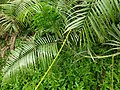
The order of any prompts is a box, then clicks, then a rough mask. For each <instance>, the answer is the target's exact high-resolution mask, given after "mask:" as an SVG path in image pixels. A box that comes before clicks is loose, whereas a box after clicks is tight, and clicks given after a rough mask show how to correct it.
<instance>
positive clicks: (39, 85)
mask: <svg viewBox="0 0 120 90" xmlns="http://www.w3.org/2000/svg"><path fill="white" fill-rule="evenodd" d="M70 33H71V30H69V32H68V34H67V36H66V38H65V40H64V42H63V44H62V46H61V48H60V50H59V51H58V53H57V55H56V57H55V58H54V60H53V62H52V63H51V65H50V66H49V68H48V69H47V71H46V72H45V74H44V75H43V77H42V78H41V80H40V82H39V83H38V85H37V86H36V87H35V90H37V89H38V87H39V86H40V84H41V83H42V81H43V80H44V78H45V77H46V75H47V74H48V72H49V71H50V69H51V68H52V66H53V65H54V63H55V62H56V60H57V58H58V56H59V54H60V52H61V51H62V49H63V47H64V45H65V43H66V41H67V39H68V36H69V34H70Z"/></svg>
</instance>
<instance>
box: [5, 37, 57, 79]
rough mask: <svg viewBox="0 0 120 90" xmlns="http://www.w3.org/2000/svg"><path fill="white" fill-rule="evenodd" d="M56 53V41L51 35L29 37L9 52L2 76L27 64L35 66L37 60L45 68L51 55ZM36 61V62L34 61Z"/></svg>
mask: <svg viewBox="0 0 120 90" xmlns="http://www.w3.org/2000/svg"><path fill="white" fill-rule="evenodd" d="M56 53H57V43H56V42H55V38H54V37H52V36H47V37H42V38H41V37H39V36H36V37H35V39H33V38H32V39H30V40H29V41H28V42H26V43H24V44H23V45H22V46H21V47H18V48H17V49H16V50H14V51H12V52H11V55H10V56H9V58H8V62H7V65H6V66H5V67H4V69H3V71H4V74H5V75H4V78H6V77H9V76H10V75H11V74H14V73H15V72H16V71H17V70H20V69H22V68H23V67H25V68H27V67H29V65H32V66H35V65H36V64H37V63H38V62H39V64H41V65H42V66H43V67H41V68H43V69H45V68H47V67H48V66H49V65H50V63H51V60H52V59H53V57H55V56H56ZM36 62H37V63H36Z"/></svg>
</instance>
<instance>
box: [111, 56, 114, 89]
mask: <svg viewBox="0 0 120 90" xmlns="http://www.w3.org/2000/svg"><path fill="white" fill-rule="evenodd" d="M113 73H114V55H113V56H112V75H111V77H112V78H111V90H114V87H113V82H114V79H113Z"/></svg>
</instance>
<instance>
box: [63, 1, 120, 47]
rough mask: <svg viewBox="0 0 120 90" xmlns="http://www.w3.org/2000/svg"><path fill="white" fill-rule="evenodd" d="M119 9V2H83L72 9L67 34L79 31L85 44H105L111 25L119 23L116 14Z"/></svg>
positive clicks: (68, 18) (68, 19)
mask: <svg viewBox="0 0 120 90" xmlns="http://www.w3.org/2000/svg"><path fill="white" fill-rule="evenodd" d="M119 8H120V5H119V1H118V0H93V1H88V0H84V1H81V4H80V5H75V6H74V7H73V8H71V10H70V12H72V13H70V14H69V16H68V17H67V23H68V24H67V26H66V31H65V32H67V31H69V30H71V29H73V30H76V29H77V30H79V31H81V33H83V34H82V35H83V38H82V40H83V43H87V44H91V43H92V42H95V41H97V42H98V41H99V42H101V43H103V42H104V41H105V38H106V37H107V36H108V35H107V33H108V32H109V31H110V30H111V24H112V23H116V21H117V20H116V15H115V14H116V13H118V12H119ZM86 46H87V47H88V46H89V45H86Z"/></svg>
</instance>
